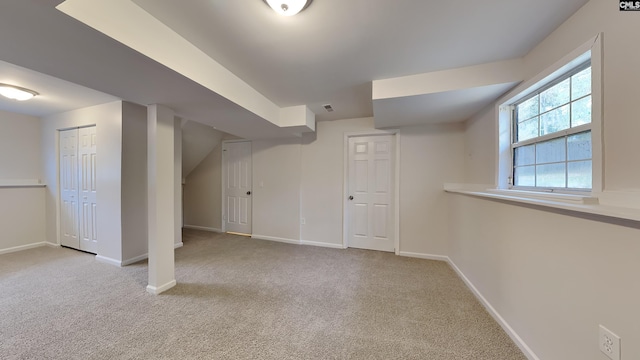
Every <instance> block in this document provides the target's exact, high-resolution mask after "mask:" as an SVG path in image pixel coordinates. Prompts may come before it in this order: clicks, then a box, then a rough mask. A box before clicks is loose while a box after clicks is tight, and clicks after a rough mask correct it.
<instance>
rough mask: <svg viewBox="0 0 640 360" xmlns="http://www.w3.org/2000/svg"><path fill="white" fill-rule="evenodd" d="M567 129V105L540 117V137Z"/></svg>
mask: <svg viewBox="0 0 640 360" xmlns="http://www.w3.org/2000/svg"><path fill="white" fill-rule="evenodd" d="M568 128H569V105H565V106H563V107H561V108H558V109H555V110H553V111H550V112H548V113H546V114H544V115H541V116H540V135H546V134H551V133H554V132H556V131H560V130H565V129H568Z"/></svg>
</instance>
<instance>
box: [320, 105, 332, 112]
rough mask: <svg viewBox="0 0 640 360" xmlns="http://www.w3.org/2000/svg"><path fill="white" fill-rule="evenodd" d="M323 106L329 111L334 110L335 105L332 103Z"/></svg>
mask: <svg viewBox="0 0 640 360" xmlns="http://www.w3.org/2000/svg"><path fill="white" fill-rule="evenodd" d="M322 107H323V108H324V109H325V110H327V112H332V111H333V106H331V104H326V105H322Z"/></svg>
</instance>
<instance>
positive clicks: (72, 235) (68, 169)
mask: <svg viewBox="0 0 640 360" xmlns="http://www.w3.org/2000/svg"><path fill="white" fill-rule="evenodd" d="M59 145H60V180H59V181H60V244H61V245H63V246H68V247H71V248H74V249H79V248H80V238H79V235H78V232H79V228H78V129H71V130H65V131H60V142H59Z"/></svg>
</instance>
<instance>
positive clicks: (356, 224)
mask: <svg viewBox="0 0 640 360" xmlns="http://www.w3.org/2000/svg"><path fill="white" fill-rule="evenodd" d="M394 149H395V136H393V135H381V136H362V137H351V138H349V149H348V151H349V155H348V159H349V160H348V161H349V163H348V184H347V186H348V190H349V191H348V193H349V195H348V196H349V199H348V202H347V204H348V205H347V214H346V215H347V216H346V221H347V226H348V239H347V241H348V246H349V247H354V248H361V249H370V250H379V251H391V252H392V251H394V250H395V238H394V237H395V226H396V224H395V218H394V213H395V212H394V208H393V207H394V188H395V186H394V180H395V176H394V171H395V161H394V160H395V156H394Z"/></svg>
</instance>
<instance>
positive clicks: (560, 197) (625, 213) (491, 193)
mask: <svg viewBox="0 0 640 360" xmlns="http://www.w3.org/2000/svg"><path fill="white" fill-rule="evenodd" d="M444 191H446V192H448V193H455V194H464V195H470V196H476V197H480V198H489V199H496V200H503V201H508V202H513V203H521V204H529V205H537V206H542V207H549V208H554V209H562V210H568V211H574V212H579V213H586V214H593V215H600V216H606V217H612V218H617V219H624V220H632V221H640V208H638V207H636V206H637V205H638V204H640V202H635V206H633V207H631V206H629V205H630V204H624V205H620V204H616V203H615V201H609V200H610V199H611V200H613V198H614V197H612V196H608V194H607V193H606V192H605V193H602V196H582V195H569V194H557V193H538V192H534V191H522V190H502V189H495V188H491V186H490V185H474V184H445V185H444ZM629 194H632V197H639V196H640V194H638V193H637V192H633V193H629ZM618 195H619V194H618ZM602 200H607V201H606V202H605V201H602Z"/></svg>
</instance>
